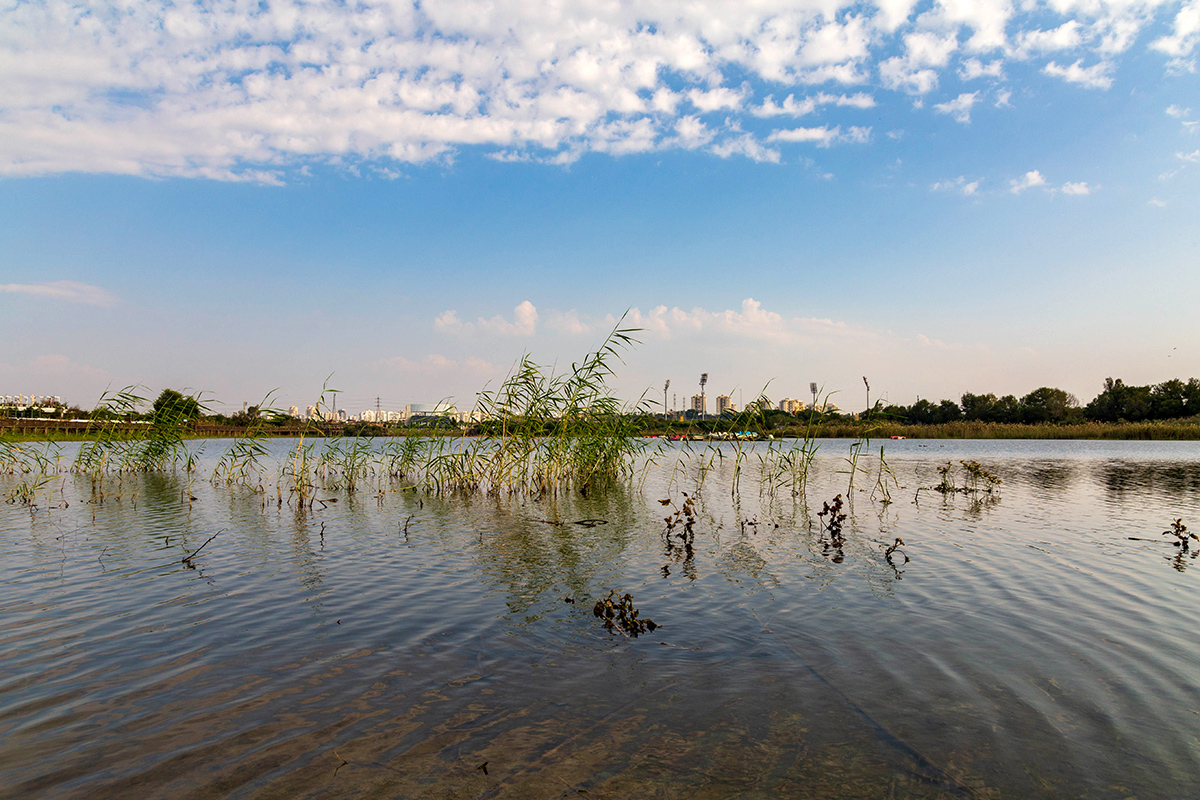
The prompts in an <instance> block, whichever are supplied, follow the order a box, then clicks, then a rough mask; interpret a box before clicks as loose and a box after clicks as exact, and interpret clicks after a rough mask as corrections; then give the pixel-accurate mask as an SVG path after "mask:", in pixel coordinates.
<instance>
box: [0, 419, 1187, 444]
mask: <svg viewBox="0 0 1200 800" xmlns="http://www.w3.org/2000/svg"><path fill="white" fill-rule="evenodd" d="M630 422H631V423H634V424H633V425H631V427H630V430H631V431H638V432H640V433H642V434H644V435H670V434H677V433H678V434H685V435H689V436H703V435H705V434H706V433H711V432H715V431H725V430H729V429H730V426H729V425H728V424H722V421H720V420H707V421H705V422H704V423H694V424H690V425H685V424H679V423H676V424H673V425H662V424H661V423H660V422H659V421H658V420H652V421H649V422H647V423H646V424H644V425H642V426H640V427H638V426H637V425H636V418H631V419H630ZM735 427H736V426H735ZM355 433H359V434H360V435H362V436H388V437H406V436H418V437H429V436H451V437H456V436H461V435H462V434H463V432H462V431H461V430H453V429H434V428H396V427H389V428H386V429H385V428H383V427H381V426H371V425H363V426H355V428H354V429H350V430H347V429H345V428H340V427H338V428H328V429H322V428H317V427H315V426H313V427H309V428H290V427H289V428H272V427H269V426H268V427H265V428H263V429H262V430H260V431H259V435H264V436H280V437H297V436H300V435H302V434H303V435H305V436H309V437H312V436H316V437H329V438H336V437H341V436H353V435H355ZM770 433H772V435H774V436H776V437H779V438H793V437H794V438H801V439H802V438H804V435H805V427H804V426H803V425H794V426H788V427H785V428H777V429H774V430H772V431H770ZM95 435H96V433H95V431H94V430H93V431H90V432H88V431H84V430H75V431H70V430H55V429H47V430H28V429H27V430H24V431H20V430H6V429H5V428H3V427H2V426H0V437H2V438H4V439H6V440H8V441H13V442H84V441H91V440H92V439H94V438H95ZM245 435H246V430H245V429H244V428H232V427H222V428H199V429H196V430H188V431H184V432H183V433H182V438H184V439H227V438H237V437H239V436H245ZM468 435H470V434H468ZM811 435H812V436H813V437H814V438H818V439H859V438H862V437H863V436H864V435H868V436H869V438H872V439H886V438H889V437H891V436H903V437H905V438H906V439H1114V440H1116V439H1128V440H1143V441H1171V440H1176V441H1200V417H1191V418H1188V419H1181V420H1160V421H1154V422H1084V423H1075V424H1063V425H1056V424H1049V423H1047V424H1040V425H1026V424H1017V423H1004V422H967V421H958V422H946V423H941V424H937V425H911V424H903V423H896V422H878V421H872V422H870V423H867V422H860V421H856V420H833V421H828V422H821V423H817V424H815V425H813V428H812V434H811Z"/></svg>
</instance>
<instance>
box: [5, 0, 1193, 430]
mask: <svg viewBox="0 0 1200 800" xmlns="http://www.w3.org/2000/svg"><path fill="white" fill-rule="evenodd" d="M1198 58H1200V3H1198V2H1197V0H1191V2H1178V0H1177V1H1176V2H1153V1H1148V2H1143V1H1140V0H1139V1H1137V2H1115V3H1105V2H1090V1H1089V2H1074V1H1072V0H1065V1H1064V0H1056V2H1053V3H1036V2H1031V3H1021V4H1013V3H1008V2H995V0H976V2H970V3H967V2H961V1H959V0H955V1H954V2H942V3H930V2H919V3H915V4H913V3H909V2H906V0H885V1H884V2H880V3H849V4H847V3H839V2H837V0H828V1H826V2H807V3H796V2H777V1H776V0H761V1H760V2H756V3H740V4H733V3H717V2H713V3H708V2H702V1H701V0H693V1H692V2H655V3H649V2H645V3H642V2H612V3H607V4H596V3H588V4H583V3H572V2H553V3H549V2H543V3H536V2H522V3H517V2H508V0H496V1H494V2H489V3H481V2H462V1H461V0H454V1H452V0H441V1H440V2H424V3H421V4H420V5H419V6H414V5H413V4H411V3H402V2H395V3H382V2H361V3H331V2H312V3H292V2H286V3H285V2H280V3H267V2H263V3H245V2H208V3H198V4H193V5H188V6H179V7H175V6H170V5H164V4H159V3H129V4H122V3H90V4H72V3H58V2H42V3H28V2H19V3H18V2H13V0H8V2H0V85H3V86H4V87H5V91H4V92H3V93H0V336H3V338H4V341H5V342H7V343H9V346H7V347H5V348H4V350H3V351H0V394H15V393H24V394H31V393H32V394H59V395H62V396H64V398H65V399H67V400H68V401H70V402H74V403H78V404H81V405H84V406H90V405H91V404H92V403H94V401H95V399H96V397H97V396H98V395H99V393H100V392H101V391H103V390H104V389H105V388H106V387H112V388H120V387H122V386H125V385H128V384H144V385H146V386H147V387H148V388H149V390H150V391H151V393H156V392H157V391H158V390H159V389H161V388H162V387H164V386H172V387H176V388H192V389H200V390H205V391H207V392H208V393H209V395H210V396H211V397H213V398H214V399H215V400H216V401H217V402H218V403H220V404H226V405H228V406H231V407H240V405H241V403H242V402H243V401H247V402H250V403H254V402H257V401H258V400H260V399H261V398H262V397H263V396H264V395H265V394H266V393H267V392H268V391H270V390H272V389H276V390H278V391H277V394H276V398H277V399H276V402H277V403H282V404H284V405H287V404H290V403H295V404H296V405H300V406H303V405H305V404H307V403H310V402H312V401H313V400H315V398H316V395H317V393H318V392H319V390H320V387H321V385H322V383H323V381H324V380H325V378H326V376H328V375H330V374H331V373H332V375H333V377H332V379H331V380H330V384H331V385H332V386H335V387H337V388H339V389H341V390H342V391H343V395H342V398H343V399H342V401H341V403H342V404H346V405H348V406H350V408H351V410H360V409H359V408H358V407H359V406H362V407H367V406H368V405H373V403H374V398H375V397H376V396H379V397H381V398H382V403H383V404H384V405H385V406H388V407H392V408H396V407H400V406H402V405H403V404H404V403H407V402H429V401H432V400H437V399H440V398H443V397H450V396H452V397H454V398H455V399H456V400H457V401H458V402H459V403H460V404H461V405H464V406H466V405H469V404H470V402H471V399H472V397H473V395H474V392H475V391H477V390H478V389H479V388H480V387H482V386H483V385H484V384H485V383H487V382H489V381H490V382H493V383H495V382H497V381H499V380H501V379H502V378H503V375H504V374H505V372H506V371H507V369H508V368H509V367H510V366H511V365H512V363H513V362H514V361H515V360H516V359H517V358H518V357H520V355H521V354H522V353H525V352H529V353H531V354H532V355H533V356H534V357H535V358H536V359H538V360H539V361H542V362H545V363H547V364H551V363H558V364H560V365H563V366H566V365H569V363H570V362H571V361H573V360H577V359H578V358H580V357H581V356H582V355H583V354H584V353H585V352H586V351H587V350H588V349H589V348H591V347H593V346H595V344H597V343H598V342H599V341H600V340H601V339H602V338H603V336H604V334H605V333H606V332H607V330H608V329H609V328H610V327H611V326H612V324H614V321H615V319H616V318H617V317H620V315H621V314H623V313H625V312H627V311H628V315H627V316H626V322H627V324H629V325H630V326H634V327H641V328H644V331H643V333H642V334H640V338H641V339H642V340H643V344H642V345H641V346H640V347H638V348H637V349H636V350H634V351H632V352H630V353H629V354H628V356H627V359H626V362H627V363H626V366H625V367H624V368H623V369H622V370H621V372H620V375H619V378H618V380H617V382H616V383H617V387H618V388H619V390H620V392H621V393H622V395H623V396H624V397H626V398H634V397H636V396H637V395H639V394H640V393H641V392H642V391H644V390H647V389H649V390H650V392H651V393H650V396H651V397H655V398H659V397H661V387H662V383H663V381H664V380H666V379H670V380H671V382H672V391H673V392H674V393H677V394H678V395H679V403H680V404H681V405H682V404H683V403H684V402H685V400H684V398H685V397H686V396H688V395H690V394H691V393H692V392H694V391H695V390H696V386H695V384H696V379H697V378H698V376H699V374H700V373H701V372H708V373H709V375H710V385H709V390H708V391H709V394H717V393H718V392H730V393H734V394H735V399H737V397H738V396H739V393H740V397H741V398H742V399H744V400H748V399H750V398H751V397H753V396H756V395H757V394H758V392H759V391H761V390H762V389H763V387H764V386H766V387H768V388H767V393H768V394H769V395H770V396H771V397H772V398H775V399H779V398H782V397H784V396H793V397H805V396H807V387H808V383H809V381H817V382H818V383H820V384H822V385H823V386H824V387H825V388H826V389H827V390H832V391H837V392H839V393H840V394H839V395H838V396H836V397H835V401H836V402H840V404H841V405H843V406H844V407H850V408H856V407H861V405H862V403H863V399H864V398H863V397H862V376H863V375H866V376H868V377H869V378H870V380H871V385H872V389H873V395H874V396H886V397H887V398H888V399H890V400H892V401H894V402H904V403H910V402H912V401H913V400H914V399H915V398H916V397H917V396H918V395H920V396H922V397H929V398H931V399H939V398H942V397H952V398H957V397H958V396H959V395H961V394H962V393H963V392H965V391H973V392H986V391H994V392H996V393H1000V394H1003V393H1015V394H1018V395H1021V394H1024V393H1027V392H1029V391H1031V390H1033V389H1035V388H1037V387H1038V386H1042V385H1047V384H1048V385H1053V386H1060V387H1062V388H1065V389H1067V390H1069V391H1072V392H1074V393H1076V394H1077V395H1078V396H1079V397H1080V399H1081V400H1083V401H1085V402H1086V400H1088V399H1090V398H1091V397H1092V396H1094V395H1095V394H1096V393H1097V392H1098V391H1099V388H1100V384H1101V382H1102V381H1103V379H1104V378H1105V377H1107V376H1109V375H1111V376H1114V377H1118V376H1119V377H1123V378H1125V380H1126V381H1129V382H1137V383H1148V382H1157V381H1161V380H1165V379H1167V378H1171V377H1185V378H1186V377H1190V376H1193V375H1196V376H1200V325H1197V323H1196V320H1195V311H1196V308H1197V307H1198V306H1200V277H1198V276H1200V241H1198V240H1200V224H1198V223H1197V220H1200V191H1198V189H1200V130H1198V129H1200V123H1198V121H1200V77H1198V75H1197V60H1198Z"/></svg>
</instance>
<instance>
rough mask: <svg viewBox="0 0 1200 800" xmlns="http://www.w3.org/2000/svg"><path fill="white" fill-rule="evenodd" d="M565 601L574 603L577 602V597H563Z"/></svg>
mask: <svg viewBox="0 0 1200 800" xmlns="http://www.w3.org/2000/svg"><path fill="white" fill-rule="evenodd" d="M563 602H564V603H574V602H575V598H574V597H564V598H563Z"/></svg>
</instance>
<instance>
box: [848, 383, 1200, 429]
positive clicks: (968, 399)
mask: <svg viewBox="0 0 1200 800" xmlns="http://www.w3.org/2000/svg"><path fill="white" fill-rule="evenodd" d="M1196 414H1200V380H1197V379H1196V378H1190V379H1189V380H1188V381H1187V382H1184V381H1182V380H1179V379H1178V378H1174V379H1172V380H1169V381H1165V382H1163V383H1158V384H1154V385H1149V386H1128V385H1126V384H1125V383H1124V382H1123V381H1122V380H1121V379H1120V378H1117V379H1115V380H1114V379H1112V378H1108V379H1106V380H1105V381H1104V390H1103V391H1102V392H1100V394H1098V395H1097V396H1096V397H1095V399H1093V400H1092V401H1091V402H1090V403H1088V404H1087V405H1085V406H1081V405H1080V403H1079V401H1078V400H1077V399H1076V397H1075V396H1074V395H1073V394H1071V393H1069V392H1066V391H1064V390H1062V389H1055V388H1053V387H1050V386H1043V387H1041V388H1040V389H1035V390H1033V391H1032V392H1030V393H1029V394H1027V395H1025V396H1024V397H1021V398H1018V397H1016V396H1015V395H1011V394H1006V395H1004V396H1003V397H997V396H996V395H994V394H971V393H970V392H968V393H966V394H964V395H963V396H962V402H961V403H956V402H954V401H953V400H942V401H941V402H938V403H932V402H930V401H929V400H918V401H917V402H915V403H913V404H912V405H911V406H901V405H888V406H884V405H882V404H880V405H877V406H876V407H875V408H873V409H872V410H871V416H873V417H874V416H879V417H883V418H888V419H893V420H896V421H902V422H909V423H914V424H918V425H936V424H939V423H944V422H955V421H957V420H969V421H975V422H1009V423H1026V424H1039V423H1047V422H1050V423H1070V422H1143V421H1147V420H1163V419H1179V418H1182V417H1191V416H1195V415H1196Z"/></svg>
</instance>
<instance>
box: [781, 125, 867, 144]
mask: <svg viewBox="0 0 1200 800" xmlns="http://www.w3.org/2000/svg"><path fill="white" fill-rule="evenodd" d="M870 139H871V129H870V128H863V127H856V126H851V127H849V128H847V129H846V130H845V131H844V132H843V131H842V129H841V126H838V127H834V128H829V127H826V126H822V127H820V128H785V129H783V130H777V131H772V132H771V135H770V136H768V137H767V141H768V142H815V143H816V144H817V146H818V147H829V146H831V145H834V144H839V143H843V142H845V143H851V144H863V143H865V142H868V141H870Z"/></svg>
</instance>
